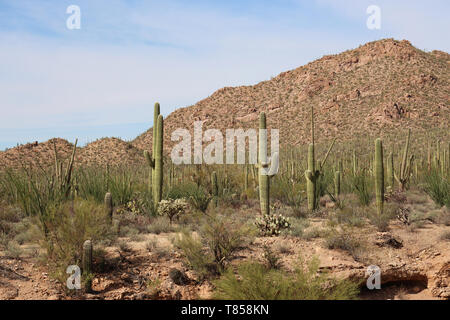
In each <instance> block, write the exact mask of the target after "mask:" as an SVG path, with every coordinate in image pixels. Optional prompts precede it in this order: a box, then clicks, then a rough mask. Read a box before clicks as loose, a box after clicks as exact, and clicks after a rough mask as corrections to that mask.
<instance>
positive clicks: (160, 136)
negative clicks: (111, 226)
mask: <svg viewBox="0 0 450 320" xmlns="http://www.w3.org/2000/svg"><path fill="white" fill-rule="evenodd" d="M156 127H157V128H156V147H155V155H154V158H155V176H154V180H153V201H154V203H155V205H156V206H157V204H158V203H159V202H160V201H161V199H162V188H163V141H164V121H163V116H162V115H159V116H158V120H157V126H156Z"/></svg>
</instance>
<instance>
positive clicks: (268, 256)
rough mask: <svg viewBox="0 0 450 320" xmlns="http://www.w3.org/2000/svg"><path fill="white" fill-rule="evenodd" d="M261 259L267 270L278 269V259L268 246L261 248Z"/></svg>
mask: <svg viewBox="0 0 450 320" xmlns="http://www.w3.org/2000/svg"><path fill="white" fill-rule="evenodd" d="M263 259H264V262H265V265H266V266H267V268H269V269H279V268H280V267H281V263H280V257H279V256H278V255H276V254H275V253H274V252H273V251H272V249H270V247H269V246H267V245H264V247H263Z"/></svg>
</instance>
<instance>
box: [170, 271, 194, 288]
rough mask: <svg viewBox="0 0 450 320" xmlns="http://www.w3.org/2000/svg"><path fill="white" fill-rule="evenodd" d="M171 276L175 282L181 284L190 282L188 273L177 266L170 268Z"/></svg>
mask: <svg viewBox="0 0 450 320" xmlns="http://www.w3.org/2000/svg"><path fill="white" fill-rule="evenodd" d="M169 277H170V279H171V280H172V281H173V283H175V284H176V285H179V286H184V285H186V284H188V283H189V278H188V277H187V276H186V274H185V273H184V272H183V271H180V270H178V269H176V268H172V269H170V270H169Z"/></svg>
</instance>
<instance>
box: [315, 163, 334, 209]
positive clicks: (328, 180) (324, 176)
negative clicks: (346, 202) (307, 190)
mask: <svg viewBox="0 0 450 320" xmlns="http://www.w3.org/2000/svg"><path fill="white" fill-rule="evenodd" d="M332 184H333V173H332V171H331V170H323V171H322V172H321V175H320V176H319V179H317V182H316V200H317V201H319V199H320V198H321V197H323V196H324V195H326V194H328V191H327V190H328V189H329V186H330V185H332Z"/></svg>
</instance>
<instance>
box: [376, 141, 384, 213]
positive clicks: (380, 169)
mask: <svg viewBox="0 0 450 320" xmlns="http://www.w3.org/2000/svg"><path fill="white" fill-rule="evenodd" d="M374 169H375V196H376V203H377V213H378V215H382V214H383V204H384V166H383V143H382V141H381V139H380V138H378V139H376V140H375V164H374Z"/></svg>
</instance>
